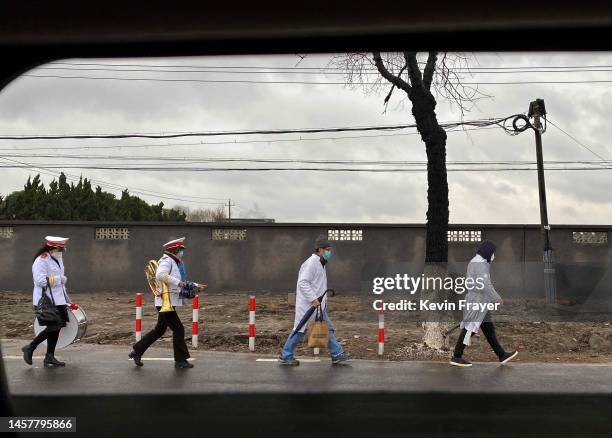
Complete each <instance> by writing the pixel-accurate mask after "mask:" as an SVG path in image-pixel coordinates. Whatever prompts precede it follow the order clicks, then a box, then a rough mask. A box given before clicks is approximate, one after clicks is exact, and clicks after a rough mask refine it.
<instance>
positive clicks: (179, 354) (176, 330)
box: [133, 307, 190, 362]
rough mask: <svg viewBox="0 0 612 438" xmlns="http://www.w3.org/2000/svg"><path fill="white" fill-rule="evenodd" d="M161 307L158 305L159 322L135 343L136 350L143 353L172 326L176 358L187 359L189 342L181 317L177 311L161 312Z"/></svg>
mask: <svg viewBox="0 0 612 438" xmlns="http://www.w3.org/2000/svg"><path fill="white" fill-rule="evenodd" d="M160 308H161V307H156V309H157V324H156V325H155V327H153V330H151V331H150V332H149V333H147V334H146V335H144V336H143V337H142V339H141V340H140V341H138V342H136V343H135V344H134V347H133V348H134V351H135V352H136V353H138V354H140V355H143V354H144V353H145V351H147V349H148V348H149V347H150V346H151V345H152V344H153V343H154V342H155V341H157V340H158V339H159V338H161V337H162V336H163V334H164V333H166V329H167V328H168V327H170V330H172V347H173V349H174V360H175V361H177V362H182V361H184V360H187V359H188V358H189V357H190V356H189V350H187V344H186V343H185V327H183V323H182V322H181V319H180V318H179V316H178V314H177V313H176V311H172V312H160V311H159V309H160Z"/></svg>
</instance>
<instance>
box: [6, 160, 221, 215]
mask: <svg viewBox="0 0 612 438" xmlns="http://www.w3.org/2000/svg"><path fill="white" fill-rule="evenodd" d="M0 159H1V160H4V161H9V162H13V163H18V164H19V165H16V166H6V165H0V168H15V169H23V170H25V169H31V170H36V171H37V172H39V173H41V174H43V175H47V176H53V177H59V176H60V175H61V173H62V172H54V171H52V170H47V169H46V168H45V167H42V166H36V165H33V164H30V163H26V162H23V161H17V160H11V159H8V158H4V157H0ZM64 175H65V176H66V178H67V179H68V180H71V181H79V180H80V179H81V177H80V176H77V175H71V174H69V173H64ZM88 181H91V182H93V183H96V184H97V185H99V186H100V187H105V188H110V189H111V190H120V191H123V190H125V189H127V190H128V191H129V192H131V193H134V194H140V195H144V196H154V197H158V198H162V199H168V200H171V201H181V202H189V203H196V204H208V205H224V202H222V203H218V202H203V201H200V200H194V199H184V198H195V199H198V198H199V197H194V196H190V195H187V196H183V197H181V198H179V197H178V196H179V195H173V194H168V193H163V192H153V191H150V190H146V189H137V188H133V187H127V186H121V185H118V184H114V183H109V182H106V181H102V180H95V179H91V178H88ZM202 199H219V200H225V198H202Z"/></svg>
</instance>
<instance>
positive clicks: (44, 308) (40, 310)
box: [36, 279, 62, 326]
mask: <svg viewBox="0 0 612 438" xmlns="http://www.w3.org/2000/svg"><path fill="white" fill-rule="evenodd" d="M48 287H49V279H47V285H46V286H45V287H43V290H42V296H41V297H40V300H39V301H38V305H37V306H36V319H38V323H39V324H40V325H45V326H56V325H61V323H62V317H61V316H60V314H59V311H58V310H57V307H56V306H55V299H54V298H53V292H51V290H49V295H50V296H51V297H49V295H47V294H46V292H47V288H48Z"/></svg>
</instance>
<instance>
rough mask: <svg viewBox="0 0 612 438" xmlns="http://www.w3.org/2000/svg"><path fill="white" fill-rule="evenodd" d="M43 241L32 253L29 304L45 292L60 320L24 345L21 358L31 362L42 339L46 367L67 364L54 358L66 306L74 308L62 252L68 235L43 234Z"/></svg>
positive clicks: (66, 316) (35, 302)
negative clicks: (36, 250) (69, 294)
mask: <svg viewBox="0 0 612 438" xmlns="http://www.w3.org/2000/svg"><path fill="white" fill-rule="evenodd" d="M45 241H46V242H45V245H44V246H43V247H42V248H41V249H39V250H38V252H37V253H36V255H35V256H34V263H33V264H32V278H33V280H34V291H33V294H32V304H33V305H34V308H35V309H36V306H37V305H38V303H39V301H40V299H41V298H42V294H43V293H45V294H46V295H47V296H48V297H49V298H51V299H52V301H53V303H54V304H55V306H56V307H57V310H58V313H59V315H60V318H61V321H60V323H59V324H57V325H48V326H46V328H45V329H44V330H43V331H42V332H40V333H39V334H38V335H37V336H36V337H35V338H34V340H32V342H30V343H29V344H28V345H26V346H24V347H23V348H22V349H21V351H23V360H25V362H26V363H27V364H28V365H32V356H33V354H34V350H36V347H38V345H40V344H41V343H42V342H44V341H47V354H45V359H44V361H43V364H44V366H45V367H63V366H65V365H66V364H65V363H64V362H61V361H59V360H58V359H56V358H55V347H56V345H57V340H58V339H59V333H60V330H61V329H62V327H65V326H66V323H67V322H68V306H71V307H73V308H76V307H77V305H76V304H73V303H72V302H71V300H70V297H69V296H68V293H67V292H66V283H67V282H68V278H67V277H66V275H65V273H64V260H63V254H64V252H65V251H66V243H67V242H68V238H67V237H56V236H46V237H45Z"/></svg>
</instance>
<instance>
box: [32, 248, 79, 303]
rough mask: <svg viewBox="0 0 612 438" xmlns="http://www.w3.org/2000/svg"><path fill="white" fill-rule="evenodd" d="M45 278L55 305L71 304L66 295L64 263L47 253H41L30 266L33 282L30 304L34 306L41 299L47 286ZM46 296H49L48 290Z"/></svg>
mask: <svg viewBox="0 0 612 438" xmlns="http://www.w3.org/2000/svg"><path fill="white" fill-rule="evenodd" d="M47 278H48V279H49V287H50V289H51V292H52V293H53V300H54V301H55V305H56V306H61V305H65V304H69V303H71V301H70V298H69V297H68V294H67V293H66V277H65V276H64V261H63V260H62V259H55V258H53V257H52V256H51V255H50V254H49V253H48V252H43V253H42V254H41V255H39V256H38V257H36V260H34V263H33V264H32V279H33V280H34V291H33V293H32V304H34V305H35V306H37V305H38V302H39V301H40V299H41V298H42V290H43V288H44V287H45V286H47ZM47 295H49V289H47Z"/></svg>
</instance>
